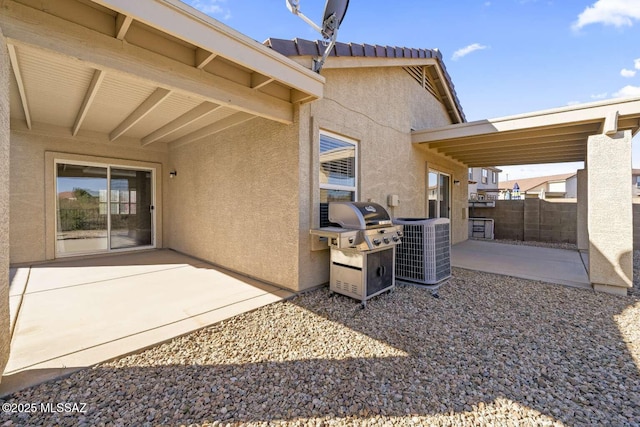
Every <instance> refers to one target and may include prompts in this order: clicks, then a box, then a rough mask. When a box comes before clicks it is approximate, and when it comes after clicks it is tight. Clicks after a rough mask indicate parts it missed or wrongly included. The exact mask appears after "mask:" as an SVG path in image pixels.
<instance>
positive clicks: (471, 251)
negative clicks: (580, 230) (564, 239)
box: [451, 240, 591, 289]
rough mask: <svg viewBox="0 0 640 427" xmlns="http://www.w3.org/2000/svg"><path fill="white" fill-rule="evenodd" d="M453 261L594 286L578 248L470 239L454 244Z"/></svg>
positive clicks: (486, 269) (490, 270)
mask: <svg viewBox="0 0 640 427" xmlns="http://www.w3.org/2000/svg"><path fill="white" fill-rule="evenodd" d="M451 265H452V266H454V267H460V268H465V269H468V270H476V271H484V272H487V273H495V274H502V275H506V276H513V277H520V278H523V279H531V280H540V281H542V282H547V283H556V284H560V285H566V286H572V287H577V288H584V289H591V283H590V282H589V275H588V273H587V270H586V268H585V265H584V263H583V260H582V258H581V254H580V252H578V251H572V250H566V249H553V248H543V247H537V246H525V245H509V244H504V243H497V242H492V241H489V240H487V241H482V240H466V241H464V242H461V243H458V244H455V245H453V246H452V248H451Z"/></svg>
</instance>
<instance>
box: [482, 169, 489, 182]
mask: <svg viewBox="0 0 640 427" xmlns="http://www.w3.org/2000/svg"><path fill="white" fill-rule="evenodd" d="M481 180H482V181H481V182H482V183H483V184H487V183H489V170H487V169H485V168H482V174H481Z"/></svg>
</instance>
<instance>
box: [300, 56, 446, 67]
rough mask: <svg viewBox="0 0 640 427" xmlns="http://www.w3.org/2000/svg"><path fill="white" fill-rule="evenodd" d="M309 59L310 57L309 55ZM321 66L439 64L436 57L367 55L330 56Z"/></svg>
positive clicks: (417, 65) (420, 65)
mask: <svg viewBox="0 0 640 427" xmlns="http://www.w3.org/2000/svg"><path fill="white" fill-rule="evenodd" d="M309 59H312V57H310V56H309ZM330 59H331V60H330V61H327V63H326V64H325V66H324V67H323V68H327V69H332V68H333V69H335V68H367V67H371V68H372V67H375V68H381V67H424V66H430V65H439V62H438V60H437V59H436V58H386V57H382V58H377V57H368V56H332V57H330Z"/></svg>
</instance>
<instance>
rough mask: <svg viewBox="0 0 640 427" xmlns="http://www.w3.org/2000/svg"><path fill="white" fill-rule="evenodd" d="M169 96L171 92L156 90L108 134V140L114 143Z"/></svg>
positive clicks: (163, 89) (162, 89)
mask: <svg viewBox="0 0 640 427" xmlns="http://www.w3.org/2000/svg"><path fill="white" fill-rule="evenodd" d="M170 94H171V91H170V90H168V89H165V88H161V87H159V88H158V89H156V90H155V91H154V92H153V93H152V94H151V95H150V96H149V97H148V98H147V99H145V101H144V102H143V103H142V104H140V105H139V106H138V108H136V109H135V110H134V111H133V113H131V114H130V115H129V116H128V117H127V118H126V119H124V120H123V121H122V123H120V124H119V125H118V127H116V128H115V129H114V130H113V131H112V132H111V133H110V134H109V140H111V141H115V140H116V139H117V138H118V137H119V136H122V135H123V134H124V133H125V132H126V131H128V130H129V129H131V128H132V127H133V126H135V124H136V123H138V122H139V121H140V120H142V119H144V118H145V116H146V115H147V114H149V113H150V112H152V111H153V110H154V109H155V108H156V107H157V106H158V105H160V103H161V102H162V101H164V100H165V99H166V98H167V97H168V96H169V95H170Z"/></svg>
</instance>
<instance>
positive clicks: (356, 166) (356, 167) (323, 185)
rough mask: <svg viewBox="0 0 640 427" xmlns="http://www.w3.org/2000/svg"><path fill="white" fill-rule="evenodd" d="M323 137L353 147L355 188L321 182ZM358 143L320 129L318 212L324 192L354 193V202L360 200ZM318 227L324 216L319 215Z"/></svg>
mask: <svg viewBox="0 0 640 427" xmlns="http://www.w3.org/2000/svg"><path fill="white" fill-rule="evenodd" d="M323 136H327V137H329V138H333V139H337V140H339V141H341V142H343V143H345V144H349V145H352V146H353V153H354V156H353V159H354V160H353V162H354V168H353V169H354V170H353V173H354V176H353V186H351V185H340V184H331V183H323V182H321V181H320V170H321V169H322V162H321V160H320V158H321V156H322V153H321V151H320V150H321V147H322V137H323ZM358 151H359V150H358V141H357V140H355V139H353V138H349V137H346V136H343V135H339V134H336V133H333V132H331V131H327V130H324V129H320V132H319V135H318V151H317V153H318V163H317V164H318V175H316V177H317V179H318V200H319V203H318V206H317V208H318V212H319V213H320V206H321V203H322V202H320V200H321V197H320V193H321V191H322V190H337V191H346V192H352V193H353V200H354V201H357V200H358V183H359V181H360V180H359V173H360V165H359V163H360V158H359V153H358ZM318 223H319V224H318V225H320V224H321V223H322V216H321V215H320V214H319V215H318Z"/></svg>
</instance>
